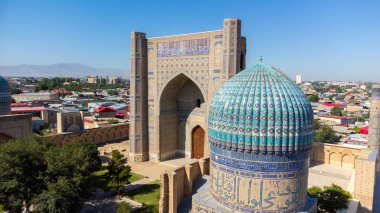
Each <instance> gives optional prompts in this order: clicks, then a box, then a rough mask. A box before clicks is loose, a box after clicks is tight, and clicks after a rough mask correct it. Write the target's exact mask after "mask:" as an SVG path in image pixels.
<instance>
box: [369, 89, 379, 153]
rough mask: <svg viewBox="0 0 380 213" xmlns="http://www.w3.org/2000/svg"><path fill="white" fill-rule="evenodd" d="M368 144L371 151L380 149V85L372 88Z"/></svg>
mask: <svg viewBox="0 0 380 213" xmlns="http://www.w3.org/2000/svg"><path fill="white" fill-rule="evenodd" d="M368 143H369V145H370V148H371V149H377V150H379V148H380V84H374V85H373V86H372V95H371V109H370V118H369V129H368Z"/></svg>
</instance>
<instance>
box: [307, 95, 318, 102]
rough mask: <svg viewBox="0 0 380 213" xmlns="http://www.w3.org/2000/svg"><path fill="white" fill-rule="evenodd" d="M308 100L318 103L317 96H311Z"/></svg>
mask: <svg viewBox="0 0 380 213" xmlns="http://www.w3.org/2000/svg"><path fill="white" fill-rule="evenodd" d="M308 99H309V101H310V102H318V101H319V96H318V95H311V96H310V97H309V98H308Z"/></svg>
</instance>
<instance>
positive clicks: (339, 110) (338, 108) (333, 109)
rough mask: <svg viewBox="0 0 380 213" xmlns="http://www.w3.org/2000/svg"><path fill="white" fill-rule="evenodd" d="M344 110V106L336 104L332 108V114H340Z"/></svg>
mask: <svg viewBox="0 0 380 213" xmlns="http://www.w3.org/2000/svg"><path fill="white" fill-rule="evenodd" d="M342 111H343V110H342V108H340V107H337V106H335V107H333V108H332V109H331V111H330V114H331V115H338V116H340V115H342Z"/></svg>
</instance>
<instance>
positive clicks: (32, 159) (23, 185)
mask: <svg viewBox="0 0 380 213" xmlns="http://www.w3.org/2000/svg"><path fill="white" fill-rule="evenodd" d="M50 146H52V145H51V144H49V143H47V142H45V141H42V140H41V139H38V138H36V137H29V138H25V139H18V140H11V141H9V142H7V143H5V144H2V145H1V146H0V171H1V172H0V203H2V204H4V208H5V209H6V210H8V211H11V212H19V211H20V210H21V206H22V203H23V202H25V203H26V205H27V206H29V205H30V203H31V201H32V199H34V198H35V197H37V196H38V194H40V193H41V192H42V191H43V190H44V189H45V188H46V185H45V170H46V168H47V165H46V162H45V160H44V154H45V152H46V151H47V150H48V149H49V147H50Z"/></svg>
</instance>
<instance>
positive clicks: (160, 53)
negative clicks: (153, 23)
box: [157, 38, 210, 58]
mask: <svg viewBox="0 0 380 213" xmlns="http://www.w3.org/2000/svg"><path fill="white" fill-rule="evenodd" d="M209 52H210V38H202V39H195V40H185V41H171V42H160V43H158V44H157V57H158V58H162V57H174V56H193V55H208V54H209Z"/></svg>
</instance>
